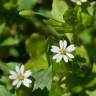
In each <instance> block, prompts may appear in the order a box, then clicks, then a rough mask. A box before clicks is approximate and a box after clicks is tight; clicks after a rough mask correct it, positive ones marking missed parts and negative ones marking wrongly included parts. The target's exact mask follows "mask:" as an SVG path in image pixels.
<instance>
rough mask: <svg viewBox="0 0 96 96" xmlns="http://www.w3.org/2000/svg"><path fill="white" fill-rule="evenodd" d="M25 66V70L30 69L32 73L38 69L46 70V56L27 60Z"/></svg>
mask: <svg viewBox="0 0 96 96" xmlns="http://www.w3.org/2000/svg"><path fill="white" fill-rule="evenodd" d="M25 66H26V68H27V69H31V70H32V71H38V70H40V69H47V68H48V61H47V58H46V54H42V55H40V57H39V58H33V59H30V60H28V62H27V63H26V64H25Z"/></svg>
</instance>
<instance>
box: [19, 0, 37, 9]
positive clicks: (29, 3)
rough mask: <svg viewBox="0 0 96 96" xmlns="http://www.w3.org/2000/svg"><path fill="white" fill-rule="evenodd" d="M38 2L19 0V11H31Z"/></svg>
mask: <svg viewBox="0 0 96 96" xmlns="http://www.w3.org/2000/svg"><path fill="white" fill-rule="evenodd" d="M37 1H38V0H18V1H17V6H18V9H19V10H24V9H31V8H32V7H33V6H34V5H35V4H36V3H37Z"/></svg>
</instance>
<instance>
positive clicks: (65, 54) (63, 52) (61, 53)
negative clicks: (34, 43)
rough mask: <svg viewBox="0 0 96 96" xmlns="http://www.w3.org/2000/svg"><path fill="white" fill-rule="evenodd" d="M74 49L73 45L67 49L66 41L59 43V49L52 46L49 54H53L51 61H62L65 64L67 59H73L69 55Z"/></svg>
mask: <svg viewBox="0 0 96 96" xmlns="http://www.w3.org/2000/svg"><path fill="white" fill-rule="evenodd" d="M75 49H76V47H75V46H74V44H71V45H69V46H68V47H67V41H66V40H64V41H63V40H60V41H59V47H58V46H52V48H51V52H53V53H55V55H54V56H53V59H54V60H56V62H57V63H58V62H60V61H61V60H62V59H63V60H64V61H65V62H66V63H67V62H68V60H69V59H72V58H74V56H73V55H72V54H71V52H73V51H74V50H75Z"/></svg>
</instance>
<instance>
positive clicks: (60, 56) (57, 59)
mask: <svg viewBox="0 0 96 96" xmlns="http://www.w3.org/2000/svg"><path fill="white" fill-rule="evenodd" d="M61 60H62V55H58V57H57V58H56V63H59V62H60V61H61Z"/></svg>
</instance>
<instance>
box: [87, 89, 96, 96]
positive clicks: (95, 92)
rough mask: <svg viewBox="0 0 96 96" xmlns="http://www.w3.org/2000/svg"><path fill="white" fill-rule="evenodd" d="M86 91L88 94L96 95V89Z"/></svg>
mask: <svg viewBox="0 0 96 96" xmlns="http://www.w3.org/2000/svg"><path fill="white" fill-rule="evenodd" d="M86 93H87V94H88V96H96V90H93V91H86Z"/></svg>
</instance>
